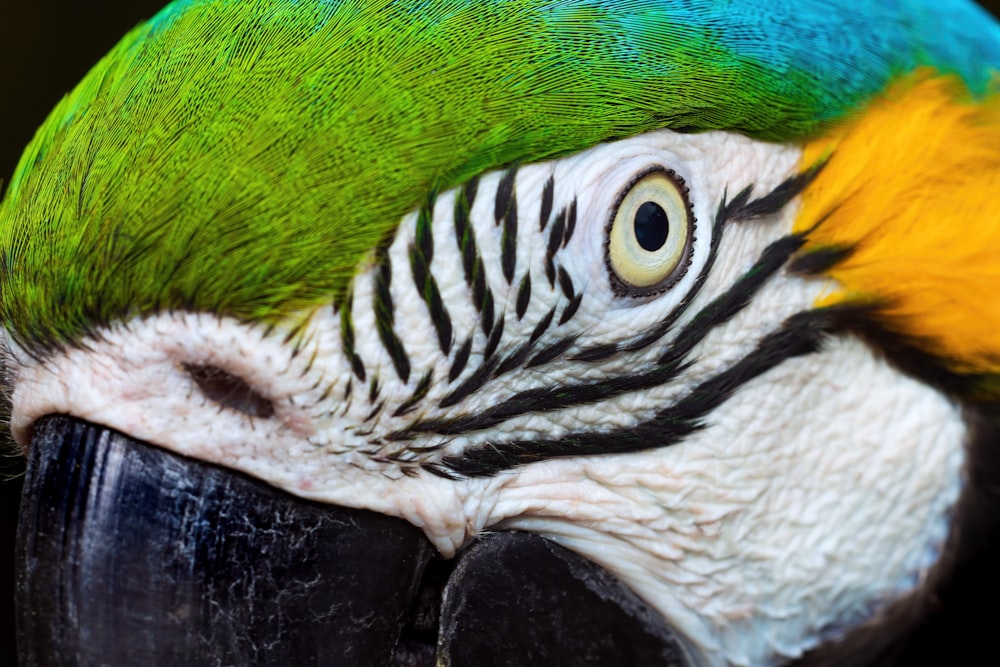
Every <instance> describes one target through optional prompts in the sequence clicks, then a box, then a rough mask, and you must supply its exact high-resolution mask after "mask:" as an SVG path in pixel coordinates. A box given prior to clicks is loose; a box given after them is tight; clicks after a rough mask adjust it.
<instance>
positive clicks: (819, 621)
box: [497, 339, 967, 664]
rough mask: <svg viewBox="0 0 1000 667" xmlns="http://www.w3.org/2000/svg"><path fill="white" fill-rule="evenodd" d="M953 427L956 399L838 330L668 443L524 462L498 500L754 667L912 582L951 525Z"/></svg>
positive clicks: (718, 656) (516, 521) (956, 452)
mask: <svg viewBox="0 0 1000 667" xmlns="http://www.w3.org/2000/svg"><path fill="white" fill-rule="evenodd" d="M966 437H967V428H966V426H965V423H964V421H963V419H962V415H961V409H960V407H959V406H957V405H956V404H954V403H952V402H950V401H949V400H947V399H946V398H945V397H943V396H942V395H941V394H939V393H938V392H936V391H934V390H932V389H930V388H928V387H926V386H924V385H922V384H920V383H918V382H915V381H913V380H910V379H908V378H905V377H903V376H901V375H899V374H898V373H897V372H896V371H895V370H893V369H892V368H890V367H889V366H887V365H886V364H885V363H884V362H883V361H881V360H879V359H877V358H876V357H874V356H873V355H872V354H871V352H870V351H869V350H868V349H867V348H865V346H864V345H862V344H861V343H860V342H858V341H855V340H850V339H839V340H833V341H831V342H830V343H829V344H828V346H827V348H826V349H825V351H824V352H823V353H822V354H819V355H814V356H809V357H803V358H798V359H792V360H789V361H786V362H785V363H783V364H782V365H780V366H778V367H777V368H774V369H772V370H771V371H769V372H768V373H767V374H765V375H763V376H761V377H760V378H758V379H756V380H753V381H751V382H750V383H748V384H747V385H745V386H744V388H742V390H741V391H740V392H739V394H737V395H736V396H735V397H733V398H732V399H730V401H729V402H728V403H727V404H726V405H725V406H724V408H723V409H720V410H719V411H717V412H716V413H715V414H714V415H713V416H712V417H711V418H710V419H709V421H708V423H707V425H706V427H705V429H704V430H702V431H700V432H697V433H695V434H694V435H693V436H691V437H689V438H688V439H687V440H685V441H684V442H683V443H682V444H680V445H677V446H673V447H668V448H666V449H662V450H659V451H656V452H652V453H644V454H636V455H628V456H621V457H602V458H596V459H590V460H576V461H552V462H549V463H547V464H545V465H543V466H534V467H531V468H527V469H525V470H524V471H523V472H522V473H521V474H520V475H518V476H517V477H516V478H512V479H511V480H510V481H509V483H508V484H507V486H506V487H505V488H504V490H503V492H502V495H501V500H500V502H499V503H498V509H497V511H498V512H502V513H503V514H504V515H505V516H507V519H506V521H505V522H504V525H505V526H509V527H511V528H518V529H522V530H537V531H541V532H545V533H547V534H550V535H552V536H555V538H556V539H558V540H559V541H561V542H563V543H564V544H565V545H566V546H568V547H570V548H571V549H573V550H575V551H578V552H579V553H582V554H584V555H586V556H588V557H589V558H591V559H593V560H595V561H597V562H599V563H602V564H603V565H605V566H606V567H608V568H609V569H610V570H611V571H613V572H615V573H617V574H618V575H619V576H621V577H622V578H623V579H624V580H625V581H627V582H629V583H630V585H631V586H632V588H633V589H634V590H635V591H637V592H638V593H639V594H640V595H641V596H643V597H644V598H645V599H647V600H648V601H650V602H651V603H653V604H654V605H656V606H657V607H658V608H659V609H660V610H661V611H662V612H663V613H664V615H665V616H666V617H668V618H670V619H671V620H672V622H674V623H677V625H678V627H680V628H681V630H682V632H684V634H685V635H686V636H687V637H688V639H689V641H690V642H691V643H692V645H693V646H694V647H697V648H700V649H701V650H702V651H704V653H705V654H706V655H709V656H714V658H713V659H711V660H710V663H711V664H725V663H726V662H727V661H730V662H732V663H733V664H762V663H764V662H769V661H770V660H773V659H774V657H775V656H783V657H785V658H794V657H796V656H799V655H801V654H802V653H803V652H804V651H807V650H808V649H810V648H813V647H815V646H816V645H818V644H819V643H820V642H821V641H823V640H824V639H826V638H827V634H828V633H829V634H830V635H831V636H832V635H835V634H836V633H838V632H840V631H842V630H843V628H846V627H849V626H850V625H852V624H854V623H857V622H861V621H863V620H866V619H867V618H868V617H869V615H870V614H871V613H872V611H873V609H874V608H877V607H878V605H879V604H885V603H888V602H890V601H892V600H894V599H896V598H899V597H901V596H903V595H905V594H906V593H908V592H909V591H910V590H912V589H913V587H914V586H916V585H917V583H918V581H919V580H920V579H921V578H922V577H923V576H924V574H925V572H926V570H927V569H928V568H930V567H931V566H933V564H934V563H935V562H936V561H937V557H938V555H939V553H940V549H941V548H942V545H943V543H944V540H945V539H946V538H947V535H948V525H949V515H950V510H951V509H952V507H953V506H954V504H955V502H956V501H957V499H958V496H959V493H960V491H961V487H962V465H963V463H964V460H965V455H964V449H963V446H962V443H963V442H964V441H965V439H966ZM582 489H586V490H585V491H583V490H582Z"/></svg>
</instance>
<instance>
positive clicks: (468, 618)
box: [16, 416, 687, 665]
mask: <svg viewBox="0 0 1000 667" xmlns="http://www.w3.org/2000/svg"><path fill="white" fill-rule="evenodd" d="M429 565H430V566H429ZM17 567H18V580H17V599H16V603H17V609H18V612H17V613H18V643H19V651H20V655H21V663H22V664H23V665H92V664H93V665H97V664H101V665H147V664H149V665H151V664H164V665H174V664H177V665H250V664H252V665H271V664H274V665H300V664H301V665H312V664H338V665H340V664H342V665H390V664H394V665H425V664H426V665H430V664H439V665H525V664H560V665H575V664H601V665H614V664H622V665H641V664H650V665H653V664H655V665H684V664H687V661H686V658H685V657H684V653H683V650H682V648H681V646H680V644H679V642H678V640H677V639H676V637H675V636H674V634H673V633H672V632H671V630H670V628H669V627H668V626H667V625H666V624H665V623H664V621H663V619H662V618H660V617H659V615H657V614H656V613H655V612H652V611H651V610H650V609H649V608H648V607H647V606H646V605H645V604H644V603H643V602H641V601H640V600H639V599H638V597H636V596H635V595H634V594H633V593H631V592H630V591H628V590H627V589H625V588H624V587H623V586H622V585H621V584H620V583H619V582H618V581H617V580H616V579H615V578H614V577H612V576H611V575H610V574H608V573H607V572H606V571H604V570H602V569H600V568H599V567H598V566H596V565H594V564H592V563H590V562H589V561H586V560H584V559H583V558H581V557H579V556H577V555H575V554H573V553H571V552H569V551H567V550H565V549H563V548H562V547H559V546H557V545H556V544H554V543H552V542H549V541H547V540H544V539H542V538H539V537H536V536H532V535H527V534H524V533H493V534H491V535H489V536H487V537H484V538H481V539H479V540H477V541H476V542H474V543H473V545H472V546H471V547H470V548H468V549H467V550H465V551H464V552H462V553H461V554H460V555H459V556H458V557H457V558H456V559H454V560H453V561H451V562H448V563H445V562H443V561H436V560H434V553H433V548H432V547H431V544H430V542H429V541H428V540H427V539H426V537H425V536H424V535H423V533H422V532H421V531H420V530H418V529H417V528H415V527H414V526H412V525H410V524H409V523H407V522H405V521H403V520H401V519H396V518H392V517H388V516H384V515H381V514H376V513H373V512H369V511H363V510H355V509H347V508H343V507H332V506H327V505H321V504H317V503H314V502H309V501H305V500H302V499H299V498H296V497H293V496H291V495H289V494H286V493H284V492H282V491H279V490H277V489H274V488H271V487H269V486H267V485H265V484H263V483H261V482H258V481H256V480H253V479H250V478H248V477H246V476H244V475H241V474H238V473H235V472H232V471H229V470H225V469H222V468H217V467H215V466H212V465H208V464H204V463H201V462H199V461H195V460H192V459H187V458H183V457H180V456H177V455H175V454H172V453H169V452H167V451H164V450H161V449H157V448H155V447H152V446H150V445H148V444H145V443H142V442H139V441H136V440H134V439H131V438H129V437H127V436H125V435H122V434H120V433H117V432H114V431H111V430H108V429H105V428H102V427H99V426H95V425H92V424H89V423H85V422H81V421H78V420H75V419H72V418H69V417H63V416H55V417H48V418H45V419H43V420H40V421H39V422H38V423H37V424H36V426H35V430H34V435H33V438H32V443H31V451H30V455H29V461H28V472H27V477H26V480H25V486H24V495H23V500H22V508H21V517H20V524H19V530H18V539H17Z"/></svg>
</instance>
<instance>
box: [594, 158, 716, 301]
mask: <svg viewBox="0 0 1000 667" xmlns="http://www.w3.org/2000/svg"><path fill="white" fill-rule="evenodd" d="M696 222H697V220H696V219H695V216H694V211H693V209H692V205H691V198H690V196H689V191H688V188H687V186H686V185H685V183H684V179H683V178H681V177H680V176H678V175H677V174H676V173H675V172H674V171H673V170H671V169H666V168H664V167H660V166H653V167H649V168H647V169H644V170H643V171H640V172H639V173H637V174H636V175H635V176H633V177H632V179H631V180H630V181H629V183H628V185H626V186H625V188H624V189H623V190H622V192H621V193H620V194H619V195H618V199H617V201H616V202H615V206H614V209H613V211H612V214H611V220H610V221H609V222H608V225H607V229H606V234H605V242H604V248H605V261H606V263H607V265H608V273H609V276H610V278H611V280H610V282H611V288H612V290H613V291H614V293H615V294H616V295H618V296H628V297H633V298H641V297H650V296H656V295H658V294H662V293H663V292H665V291H667V290H668V289H670V288H671V287H673V286H674V285H675V284H676V283H677V281H678V280H680V279H681V278H682V277H683V276H684V274H685V273H687V270H688V267H689V266H690V265H691V257H692V255H693V253H694V240H695V228H696Z"/></svg>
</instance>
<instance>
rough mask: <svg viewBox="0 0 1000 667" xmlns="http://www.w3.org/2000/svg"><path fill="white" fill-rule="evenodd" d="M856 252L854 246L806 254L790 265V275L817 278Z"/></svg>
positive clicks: (827, 248)
mask: <svg viewBox="0 0 1000 667" xmlns="http://www.w3.org/2000/svg"><path fill="white" fill-rule="evenodd" d="M853 252H854V247H853V246H827V247H825V248H817V249H816V250H810V251H808V252H804V253H802V254H801V255H799V256H798V257H794V258H792V261H790V262H789V263H788V269H787V271H788V273H790V274H793V275H803V276H817V275H820V274H821V273H825V272H827V271H829V270H830V269H832V268H833V267H835V266H836V265H837V264H840V263H841V262H842V261H844V260H845V259H847V258H848V257H850V256H851V253H853Z"/></svg>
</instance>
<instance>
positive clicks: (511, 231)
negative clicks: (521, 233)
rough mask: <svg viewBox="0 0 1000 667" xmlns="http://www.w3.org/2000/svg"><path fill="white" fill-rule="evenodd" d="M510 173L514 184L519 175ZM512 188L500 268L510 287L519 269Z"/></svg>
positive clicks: (514, 192) (504, 228)
mask: <svg viewBox="0 0 1000 667" xmlns="http://www.w3.org/2000/svg"><path fill="white" fill-rule="evenodd" d="M510 173H511V182H512V183H513V181H514V177H515V176H516V175H517V174H516V172H515V171H514V170H513V169H512V170H511V172H510ZM511 187H512V191H511V193H510V201H509V202H508V205H507V206H508V208H507V212H506V213H505V214H504V216H503V234H502V235H501V237H500V266H501V268H502V269H503V277H504V278H506V279H507V284H508V285H510V284H512V283H513V282H514V271H515V269H516V268H517V192H516V190H514V189H513V185H512V186H511Z"/></svg>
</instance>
